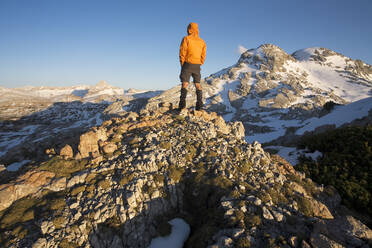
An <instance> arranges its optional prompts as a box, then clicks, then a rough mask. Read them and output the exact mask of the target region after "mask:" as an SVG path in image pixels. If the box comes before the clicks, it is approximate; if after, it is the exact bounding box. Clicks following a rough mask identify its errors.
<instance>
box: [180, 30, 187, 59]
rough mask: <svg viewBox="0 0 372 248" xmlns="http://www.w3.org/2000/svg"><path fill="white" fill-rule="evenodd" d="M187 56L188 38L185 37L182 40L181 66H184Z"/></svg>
mask: <svg viewBox="0 0 372 248" xmlns="http://www.w3.org/2000/svg"><path fill="white" fill-rule="evenodd" d="M186 55H187V40H186V37H184V38H183V39H182V42H181V46H180V63H181V66H182V65H183V63H185V59H186Z"/></svg>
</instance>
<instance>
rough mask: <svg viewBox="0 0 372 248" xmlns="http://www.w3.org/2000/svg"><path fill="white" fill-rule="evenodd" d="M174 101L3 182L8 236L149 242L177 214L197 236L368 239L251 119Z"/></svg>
mask: <svg viewBox="0 0 372 248" xmlns="http://www.w3.org/2000/svg"><path fill="white" fill-rule="evenodd" d="M170 107H171V106H170V105H168V104H163V105H162V107H161V108H159V109H158V110H157V111H149V110H143V111H141V113H140V114H137V113H134V112H130V113H127V114H125V115H124V116H122V117H116V118H112V119H110V120H106V121H104V122H103V123H102V125H101V126H97V127H94V128H92V129H91V130H89V131H88V132H86V133H84V134H82V135H81V136H80V138H79V141H78V143H77V144H73V143H70V144H66V145H65V146H64V147H63V148H62V149H60V151H58V155H51V158H50V160H49V161H47V162H45V163H42V164H40V165H39V164H35V165H33V166H32V167H28V170H27V171H26V172H25V173H24V174H23V175H20V176H19V177H18V178H17V179H15V180H13V181H10V182H7V183H4V184H2V185H1V186H0V203H1V204H0V210H1V212H0V228H1V229H2V231H1V232H0V244H1V245H2V246H6V247H34V248H36V247H147V246H148V245H149V243H150V241H151V239H152V238H153V237H156V236H159V235H161V234H163V235H164V230H163V229H164V226H166V222H167V220H169V219H171V218H174V217H176V216H178V217H182V218H184V219H185V220H186V221H187V222H188V223H189V224H190V226H191V234H190V237H189V239H188V240H187V243H186V244H185V246H186V247H264V246H270V247H368V245H371V242H372V231H371V230H370V229H369V228H368V227H366V226H365V225H363V224H362V223H361V222H360V221H358V220H357V219H355V218H354V217H352V216H351V215H350V214H348V211H347V210H346V209H345V208H344V207H343V206H341V205H340V200H341V199H340V197H339V195H338V193H337V192H336V191H335V190H334V189H333V188H329V187H326V188H324V187H321V186H318V185H316V184H314V183H313V182H312V181H311V180H310V179H308V178H305V177H304V175H303V174H301V173H299V172H296V171H295V170H294V169H293V167H292V166H291V165H290V164H289V163H288V162H286V161H285V160H284V159H282V158H280V157H279V156H277V155H273V156H271V155H270V154H269V153H267V152H265V151H264V150H263V149H262V147H261V145H260V144H259V143H258V142H255V143H253V144H249V143H247V142H246V141H245V140H244V137H245V134H244V133H245V132H244V127H243V125H242V123H241V122H230V123H226V122H225V121H224V120H223V118H222V117H221V116H218V115H217V114H215V113H207V112H204V111H189V110H184V111H182V112H181V113H180V114H174V112H172V110H171V109H170Z"/></svg>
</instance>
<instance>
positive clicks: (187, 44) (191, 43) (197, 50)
mask: <svg viewBox="0 0 372 248" xmlns="http://www.w3.org/2000/svg"><path fill="white" fill-rule="evenodd" d="M187 33H188V35H187V36H185V37H183V40H182V42H181V46H180V63H181V65H183V63H185V62H187V63H190V64H199V65H202V64H204V61H205V55H206V51H207V46H206V45H205V42H204V40H202V39H201V38H200V37H199V29H198V24H197V23H194V22H192V23H190V24H189V26H188V27H187Z"/></svg>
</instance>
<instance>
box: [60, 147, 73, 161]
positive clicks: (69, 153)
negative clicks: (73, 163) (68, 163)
mask: <svg viewBox="0 0 372 248" xmlns="http://www.w3.org/2000/svg"><path fill="white" fill-rule="evenodd" d="M59 155H60V156H62V157H63V158H65V159H66V158H72V157H73V156H74V152H73V150H72V147H71V146H70V145H68V144H67V145H65V146H64V147H63V148H62V149H61V151H60V152H59Z"/></svg>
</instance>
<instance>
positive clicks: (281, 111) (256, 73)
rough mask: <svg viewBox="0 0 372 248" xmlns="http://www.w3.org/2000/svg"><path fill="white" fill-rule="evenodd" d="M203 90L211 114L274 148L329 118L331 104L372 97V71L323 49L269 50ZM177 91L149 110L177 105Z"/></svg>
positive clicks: (247, 57)
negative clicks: (166, 104) (274, 144)
mask: <svg viewBox="0 0 372 248" xmlns="http://www.w3.org/2000/svg"><path fill="white" fill-rule="evenodd" d="M202 86H203V89H204V97H205V101H206V108H207V109H208V110H210V111H216V112H217V113H218V114H220V115H223V117H224V119H225V120H226V121H229V120H239V121H242V122H243V124H244V126H245V129H246V136H247V140H248V141H250V142H253V141H254V140H258V141H259V142H270V141H273V140H275V139H277V138H279V137H281V136H284V135H285V134H286V133H288V132H290V133H293V132H294V131H296V130H297V129H298V128H301V127H303V126H305V125H308V124H309V122H310V121H309V119H310V118H313V117H321V116H323V115H326V114H328V112H329V108H328V107H329V106H330V104H328V105H326V103H327V102H333V103H336V104H348V103H352V102H355V101H358V100H361V99H364V98H367V97H371V96H372V94H371V92H372V66H370V65H368V64H365V63H363V62H362V61H360V60H352V59H350V58H348V57H345V56H343V55H341V54H339V53H336V52H334V51H331V50H329V49H325V48H308V49H303V50H299V51H296V52H295V53H293V54H292V55H289V54H287V53H286V52H285V51H283V50H282V49H281V48H279V47H277V46H275V45H272V44H265V45H262V46H260V47H258V48H257V49H250V50H248V51H246V52H244V53H243V54H242V55H241V56H240V58H239V60H238V62H237V63H236V64H234V65H233V66H230V67H228V68H226V69H223V70H221V71H219V72H217V73H215V74H212V75H210V76H209V77H207V78H205V81H204V82H203V83H202ZM179 90H180V88H179V86H178V87H174V88H172V89H170V90H168V91H165V92H164V93H163V94H161V95H159V96H157V97H155V98H152V99H150V100H149V103H148V104H147V108H148V109H154V108H156V106H157V104H158V103H159V102H170V103H172V104H175V105H177V104H178V97H179ZM193 91H194V90H193V89H192V87H190V91H189V98H188V105H189V106H193V104H195V93H194V92H193ZM370 109H372V105H370ZM345 118H347V116H346V117H345ZM348 121H349V122H351V121H353V119H350V120H348Z"/></svg>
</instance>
